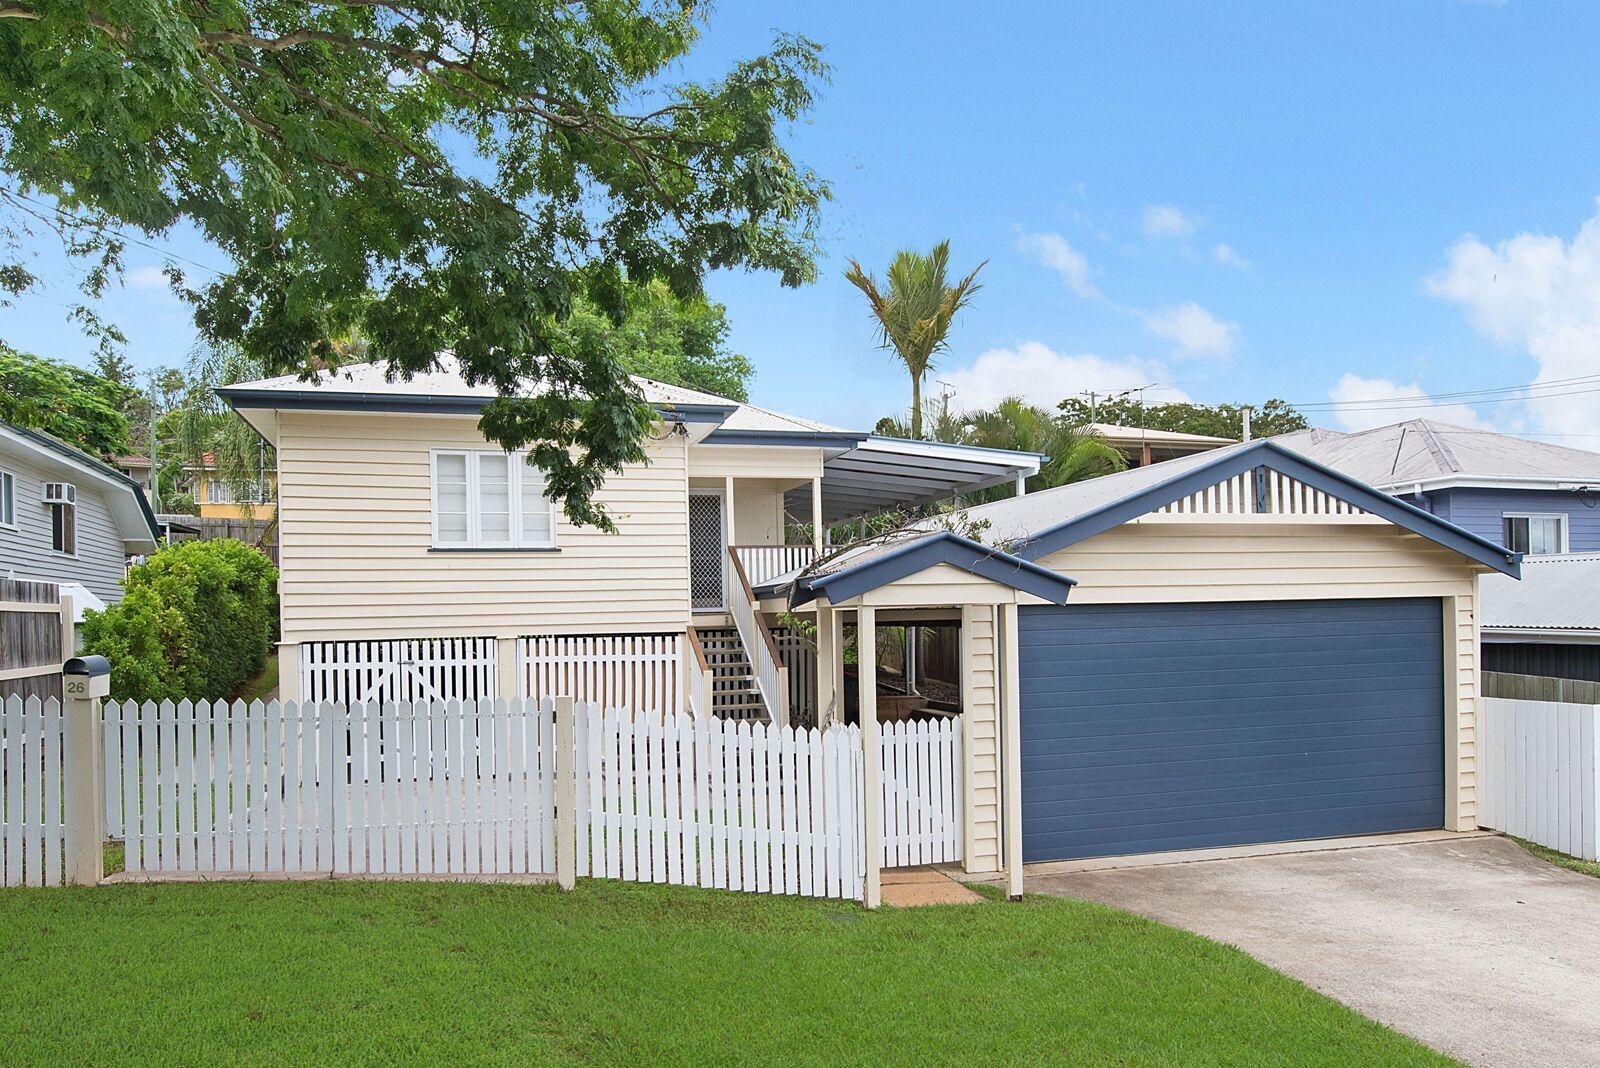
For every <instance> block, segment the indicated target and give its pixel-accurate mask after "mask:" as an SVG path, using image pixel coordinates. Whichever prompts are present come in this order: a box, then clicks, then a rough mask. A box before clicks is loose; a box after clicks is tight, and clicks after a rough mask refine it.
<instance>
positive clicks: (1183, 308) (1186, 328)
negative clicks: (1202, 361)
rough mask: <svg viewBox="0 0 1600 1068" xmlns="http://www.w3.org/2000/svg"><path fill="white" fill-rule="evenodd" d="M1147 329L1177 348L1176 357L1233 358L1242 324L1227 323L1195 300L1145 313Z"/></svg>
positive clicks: (1174, 353)
mask: <svg viewBox="0 0 1600 1068" xmlns="http://www.w3.org/2000/svg"><path fill="white" fill-rule="evenodd" d="M1144 325H1145V329H1146V330H1148V331H1150V332H1151V333H1152V334H1154V335H1155V336H1156V337H1160V338H1166V339H1167V340H1168V341H1170V342H1172V343H1173V344H1174V345H1176V346H1177V348H1176V349H1175V350H1174V351H1173V355H1174V356H1178V357H1184V356H1222V357H1226V356H1231V355H1233V347H1234V345H1236V344H1237V343H1238V341H1239V325H1238V324H1237V323H1228V322H1223V321H1222V320H1221V319H1218V318H1217V317H1216V316H1215V315H1212V314H1211V313H1210V312H1208V311H1206V310H1205V309H1204V308H1202V307H1201V306H1200V305H1198V304H1196V303H1195V302H1194V301H1192V300H1190V301H1185V302H1184V303H1182V304H1175V305H1173V306H1172V307H1170V308H1162V309H1161V310H1160V311H1154V312H1145V313H1144Z"/></svg>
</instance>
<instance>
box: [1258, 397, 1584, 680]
mask: <svg viewBox="0 0 1600 1068" xmlns="http://www.w3.org/2000/svg"><path fill="white" fill-rule="evenodd" d="M1273 440H1274V441H1277V442H1279V443H1281V444H1283V445H1285V446H1287V447H1289V448H1291V449H1294V450H1295V451H1296V452H1299V453H1301V454H1302V455H1305V456H1309V457H1310V458H1312V459H1313V460H1316V461H1318V462H1319V463H1322V464H1325V465H1326V466H1328V467H1332V468H1334V469H1336V470H1338V471H1342V472H1344V473H1345V474H1347V475H1351V476H1354V477H1355V478H1359V479H1361V480H1362V481H1364V482H1367V483H1369V484H1371V485H1373V486H1376V487H1377V488H1379V489H1382V490H1385V491H1386V492H1388V493H1391V494H1393V495H1394V496H1396V497H1399V498H1400V499H1401V500H1404V501H1406V502H1408V503H1410V504H1414V505H1416V506H1417V507H1418V508H1421V509H1423V510H1424V511H1428V512H1432V513H1433V514H1434V515H1437V516H1439V517H1440V518H1441V519H1447V520H1449V521H1450V522H1452V523H1454V524H1456V525H1457V526H1459V527H1463V528H1465V529H1467V530H1470V531H1472V532H1473V533H1474V534H1477V535H1479V536H1480V537H1484V538H1489V539H1490V540H1492V541H1497V542H1500V543H1501V544H1503V545H1504V546H1506V547H1507V548H1508V549H1511V550H1513V551H1515V552H1519V553H1522V554H1523V556H1524V558H1525V564H1526V565H1527V566H1525V567H1524V568H1523V572H1522V581H1521V582H1516V581H1512V580H1510V579H1504V578H1502V577H1500V576H1495V575H1488V576H1485V577H1484V578H1483V580H1482V582H1481V587H1482V588H1481V591H1480V608H1479V610H1480V619H1479V626H1480V635H1481V639H1482V642H1483V669H1484V670H1485V671H1493V672H1502V673H1506V674H1516V675H1549V676H1554V677H1557V678H1568V679H1587V680H1590V681H1600V453H1595V452H1589V451H1588V450H1586V449H1573V448H1568V447H1566V446H1563V445H1552V444H1550V443H1548V442H1543V441H1529V440H1528V439H1526V438H1519V437H1513V436H1512V435H1510V434H1496V433H1494V432H1492V431H1488V430H1474V429H1472V428H1470V427H1461V426H1451V425H1450V424H1448V423H1438V422H1434V421H1433V420H1431V419H1412V420H1409V421H1407V422H1404V423H1396V424H1395V425H1393V426H1384V427H1379V428H1377V429H1376V430H1364V431H1360V432H1358V433H1341V432H1340V431H1337V430H1302V431H1299V432H1297V433H1293V434H1284V435H1280V436H1279V437H1276V438H1274V439H1273Z"/></svg>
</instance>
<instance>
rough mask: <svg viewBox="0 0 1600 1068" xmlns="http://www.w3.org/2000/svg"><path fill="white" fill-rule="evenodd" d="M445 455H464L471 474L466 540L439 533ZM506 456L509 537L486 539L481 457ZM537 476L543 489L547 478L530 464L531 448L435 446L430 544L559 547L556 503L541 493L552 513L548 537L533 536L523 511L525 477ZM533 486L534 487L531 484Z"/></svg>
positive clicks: (489, 548)
mask: <svg viewBox="0 0 1600 1068" xmlns="http://www.w3.org/2000/svg"><path fill="white" fill-rule="evenodd" d="M443 456H460V457H462V458H463V459H464V466H465V471H466V477H467V490H466V497H467V499H466V507H467V533H466V539H465V540H464V541H449V542H446V541H441V540H440V537H439V459H440V457H443ZM484 456H503V457H505V458H506V461H507V462H506V494H507V501H506V507H507V508H508V509H509V510H510V523H509V528H510V530H509V535H510V536H509V538H507V539H495V540H492V541H490V540H485V538H484V536H483V507H482V495H481V485H482V480H481V464H482V460H481V458H482V457H484ZM527 478H537V479H538V480H539V482H540V485H541V489H542V486H543V478H542V477H541V476H540V475H539V473H538V472H536V471H534V469H533V468H531V467H529V466H528V454H527V452H525V451H524V452H505V451H503V450H500V449H469V448H442V447H441V448H434V449H430V450H428V521H429V522H428V526H429V544H430V547H431V548H433V549H436V550H438V551H440V552H537V551H541V550H543V551H548V550H551V549H555V548H557V536H556V504H555V501H553V500H551V499H550V498H549V497H548V496H545V495H543V494H542V493H541V496H542V497H543V499H544V502H545V508H546V513H545V514H546V515H547V516H548V517H549V527H550V535H549V537H548V538H538V539H535V538H531V537H529V536H528V534H527V531H526V524H525V519H526V516H524V514H523V508H522V498H523V480H524V479H527ZM530 488H531V487H530Z"/></svg>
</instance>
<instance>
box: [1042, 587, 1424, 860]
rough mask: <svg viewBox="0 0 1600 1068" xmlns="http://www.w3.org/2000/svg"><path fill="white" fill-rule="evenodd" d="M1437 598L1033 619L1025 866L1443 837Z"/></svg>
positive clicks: (1096, 610) (1104, 611)
mask: <svg viewBox="0 0 1600 1068" xmlns="http://www.w3.org/2000/svg"><path fill="white" fill-rule="evenodd" d="M1442 628H1443V621H1442V614H1441V607H1440V603H1439V601H1437V600H1433V599H1418V600H1392V601H1391V600H1383V601H1293V602H1246V603H1236V604H1193V605H1086V606H1074V605H1068V606H1065V607H1059V606H1051V607H1038V608H1024V609H1022V618H1021V627H1020V631H1021V633H1020V640H1021V657H1020V661H1019V667H1020V669H1021V682H1022V724H1021V727H1022V855H1023V859H1025V860H1030V861H1033V860H1063V859H1068V858H1073V857H1096V856H1111V855H1116V854H1124V853H1146V852H1153V851H1157V850H1168V849H1197V848H1201V847H1205V846H1219V845H1240V844H1245V843H1251V842H1279V841H1289V840H1292V839H1298V838H1328V837H1334V836H1339V835H1351V834H1375V833H1380V832H1385V831H1404V830H1417V829H1422V828H1429V827H1439V826H1442V825H1443V823H1444V678H1443V667H1442V660H1441V656H1442V653H1441V645H1442V641H1443V636H1442Z"/></svg>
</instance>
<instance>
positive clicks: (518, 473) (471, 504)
mask: <svg viewBox="0 0 1600 1068" xmlns="http://www.w3.org/2000/svg"><path fill="white" fill-rule="evenodd" d="M555 544H556V514H555V505H554V503H553V502H551V500H550V499H549V498H548V497H546V496H545V487H544V474H543V472H541V471H539V470H538V469H537V468H533V467H529V466H528V463H527V454H526V453H505V452H499V451H495V450H491V449H435V450H433V545H434V548H436V549H552V548H554V547H555Z"/></svg>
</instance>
